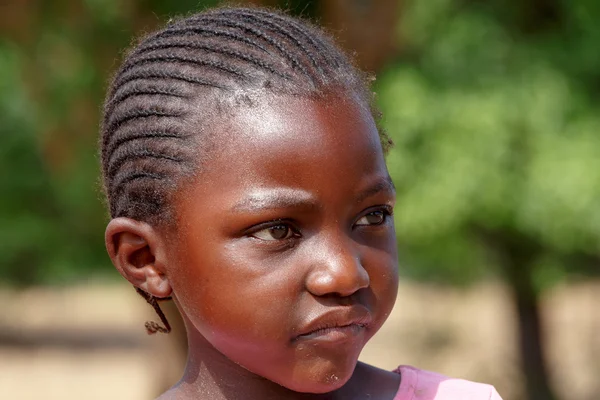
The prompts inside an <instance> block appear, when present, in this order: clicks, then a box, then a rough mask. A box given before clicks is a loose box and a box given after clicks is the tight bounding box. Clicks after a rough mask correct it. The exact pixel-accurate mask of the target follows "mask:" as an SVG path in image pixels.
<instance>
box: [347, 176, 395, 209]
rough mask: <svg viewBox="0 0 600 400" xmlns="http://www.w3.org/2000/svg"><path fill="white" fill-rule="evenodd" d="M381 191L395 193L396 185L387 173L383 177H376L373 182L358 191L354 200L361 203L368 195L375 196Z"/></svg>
mask: <svg viewBox="0 0 600 400" xmlns="http://www.w3.org/2000/svg"><path fill="white" fill-rule="evenodd" d="M381 192H388V193H390V194H395V193H396V187H395V186H394V182H393V181H392V178H390V176H389V175H387V176H386V177H385V178H380V179H378V180H377V181H376V182H375V183H374V184H372V185H371V186H369V187H368V188H366V189H365V190H363V191H362V192H360V193H359V194H358V195H357V196H356V202H357V203H361V202H363V201H365V200H366V199H368V198H369V197H372V196H375V195H377V194H379V193H381Z"/></svg>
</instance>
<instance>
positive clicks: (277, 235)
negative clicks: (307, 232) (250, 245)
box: [269, 225, 289, 239]
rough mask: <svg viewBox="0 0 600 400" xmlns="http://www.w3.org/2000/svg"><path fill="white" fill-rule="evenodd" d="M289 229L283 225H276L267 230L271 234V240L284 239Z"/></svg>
mask: <svg viewBox="0 0 600 400" xmlns="http://www.w3.org/2000/svg"><path fill="white" fill-rule="evenodd" d="M288 231H289V228H288V227H287V226H285V225H277V226H274V227H272V228H269V232H270V233H271V237H272V238H273V239H284V238H285V237H286V236H287V234H288Z"/></svg>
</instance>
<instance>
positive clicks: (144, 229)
mask: <svg viewBox="0 0 600 400" xmlns="http://www.w3.org/2000/svg"><path fill="white" fill-rule="evenodd" d="M104 239H105V242H106V250H107V251H108V255H109V256H110V259H111V261H112V263H113V264H114V266H115V268H117V270H118V271H119V272H120V273H121V275H123V277H124V278H125V279H127V280H128V281H129V282H131V284H133V285H134V286H136V287H138V288H140V289H142V290H143V291H145V292H146V293H149V294H151V295H152V296H154V297H156V298H165V297H169V296H170V295H171V292H172V289H171V284H170V283H169V280H168V278H167V274H166V268H165V267H166V246H165V244H164V241H163V240H162V237H161V235H160V234H159V232H158V231H157V230H156V229H155V228H154V227H152V226H151V225H150V224H147V223H145V222H141V221H136V220H134V219H131V218H123V217H120V218H115V219H113V220H111V221H110V222H109V223H108V226H107V227H106V233H105V236H104Z"/></svg>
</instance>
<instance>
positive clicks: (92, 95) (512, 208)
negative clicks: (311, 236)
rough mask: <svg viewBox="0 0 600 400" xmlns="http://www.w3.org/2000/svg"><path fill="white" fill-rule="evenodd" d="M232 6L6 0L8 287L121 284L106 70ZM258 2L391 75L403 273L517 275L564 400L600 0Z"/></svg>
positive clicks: (596, 256) (581, 268)
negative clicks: (568, 313)
mask: <svg viewBox="0 0 600 400" xmlns="http://www.w3.org/2000/svg"><path fill="white" fill-rule="evenodd" d="M218 3H219V2H218V1H216V0H215V1H198V0H195V1H190V0H180V1H177V2H171V1H164V0H135V1H134V0H131V1H127V2H121V1H117V0H55V1H48V0H46V1H44V0H37V1H34V0H28V1H16V0H13V1H9V2H3V3H2V4H0V34H1V37H0V170H1V171H2V172H1V173H0V191H1V193H2V195H1V196H0V246H1V251H0V282H2V284H3V285H4V286H8V287H13V288H22V289H24V288H27V287H31V286H32V285H63V286H64V285H67V284H76V283H80V282H82V281H89V280H92V279H116V278H118V276H117V274H116V272H115V271H114V269H113V268H112V266H111V265H110V263H109V261H108V258H107V256H106V254H105V250H104V244H103V234H104V228H105V225H106V222H107V214H106V211H105V209H104V207H103V199H102V194H101V190H100V185H99V165H98V158H97V156H96V141H97V134H98V121H99V114H100V110H101V104H102V101H103V96H104V90H105V88H106V85H107V79H108V77H109V76H110V74H111V73H112V71H114V69H115V68H116V66H117V65H118V63H119V55H120V54H121V52H122V51H123V50H124V49H125V48H127V47H128V45H129V44H130V43H131V42H132V38H134V37H135V36H137V35H140V34H141V33H143V32H147V31H150V30H152V29H154V28H156V27H157V26H159V25H160V24H162V23H164V22H165V21H166V20H168V18H169V17H170V16H173V15H176V14H186V13H189V12H192V11H196V10H200V9H202V8H204V7H207V6H212V5H215V4H218ZM252 3H255V4H263V5H271V6H279V7H283V8H286V9H288V10H289V11H290V12H291V13H294V14H297V15H303V16H305V17H308V18H312V19H313V20H315V21H317V22H319V23H321V24H323V25H324V26H326V27H328V28H329V29H330V30H331V31H332V32H333V33H334V34H335V35H336V36H337V37H338V39H339V41H340V43H341V44H342V45H343V46H344V47H345V48H346V49H348V50H349V51H352V52H355V57H356V59H357V63H358V64H359V65H360V66H361V67H362V68H364V69H366V70H368V71H371V72H374V73H376V75H377V80H376V83H375V88H374V89H375V91H376V92H377V99H378V103H379V107H380V109H381V110H382V111H383V116H384V117H383V121H382V126H383V128H384V129H386V130H387V131H388V132H389V133H390V135H391V136H392V138H393V139H394V141H395V144H396V145H395V147H394V149H393V150H392V151H391V153H390V155H389V156H388V165H389V168H390V172H391V174H392V177H393V179H394V181H395V183H396V185H397V189H398V194H399V196H398V206H397V209H396V213H395V218H396V227H397V233H398V246H399V249H400V254H401V265H402V268H401V274H402V276H403V277H405V279H413V280H416V281H427V282H433V283H435V284H436V285H440V286H446V285H453V286H459V287H463V286H468V285H471V284H476V283H478V282H480V281H482V280H483V281H485V280H490V279H495V280H501V281H503V282H504V283H505V285H506V287H507V293H508V296H509V297H510V299H511V304H512V305H513V306H514V308H513V310H514V319H515V321H516V326H517V333H516V335H515V341H516V342H517V344H516V346H517V347H518V348H519V349H520V362H519V363H518V364H519V365H520V368H521V374H522V376H523V381H524V389H523V391H522V393H521V395H520V396H522V397H519V398H523V399H530V400H534V399H535V400H537V399H540V400H551V399H554V398H558V397H557V395H556V394H555V393H554V392H553V390H552V382H551V378H550V377H549V374H548V368H547V360H546V358H545V355H544V337H545V332H544V320H543V313H542V312H541V311H540V310H541V308H540V307H541V299H542V298H543V296H544V293H546V292H547V291H548V290H551V289H552V288H553V287H555V286H556V285H565V284H567V285H568V284H577V283H578V282H582V281H591V280H594V281H597V279H598V277H599V275H600V109H599V104H600V103H599V100H600V23H598V21H600V2H599V1H597V0H524V1H517V0H504V1H500V0H489V1H478V0H421V1H418V0H380V1H375V0H346V1H344V0H331V1H326V0H322V1H301V0H297V1H268V0H265V1H253V2H252ZM119 279H120V278H119ZM597 287H600V286H597ZM597 334H598V335H600V330H599V331H598V332H597ZM578 351H584V350H578ZM596 373H597V376H600V370H597V371H596ZM598 386H600V384H599V385H598ZM598 386H597V387H598ZM590 396H591V397H589V399H590V400H591V399H598V398H600V388H598V391H597V392H594V393H591V394H590ZM580 398H581V397H580ZM506 400H509V399H506Z"/></svg>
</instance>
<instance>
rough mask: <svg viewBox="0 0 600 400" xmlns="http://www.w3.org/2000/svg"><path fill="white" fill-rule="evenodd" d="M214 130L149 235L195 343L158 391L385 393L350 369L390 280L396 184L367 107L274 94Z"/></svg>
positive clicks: (385, 307) (395, 379)
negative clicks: (169, 213) (174, 378)
mask: <svg viewBox="0 0 600 400" xmlns="http://www.w3.org/2000/svg"><path fill="white" fill-rule="evenodd" d="M211 128H212V129H214V132H212V135H211V136H212V137H213V138H217V139H213V140H217V141H218V142H217V144H218V145H217V146H215V148H216V150H215V153H214V154H212V155H211V158H210V160H208V161H207V162H204V163H203V165H202V167H201V171H199V172H198V174H197V176H196V177H195V178H194V179H193V180H192V181H191V182H188V183H186V184H185V185H184V186H183V187H182V189H181V190H180V192H179V193H178V194H177V196H176V197H175V199H174V204H173V206H174V210H175V214H176V216H177V217H176V218H177V219H176V221H174V222H175V224H174V226H175V227H176V229H175V231H174V230H173V229H171V228H169V229H167V228H164V229H157V232H159V233H158V234H157V235H158V237H159V239H156V243H158V244H157V246H158V247H159V248H160V249H159V250H158V252H159V253H160V254H161V257H162V258H160V260H163V261H161V262H159V261H160V260H159V259H156V258H152V257H149V258H148V259H149V260H151V261H152V260H154V264H156V265H159V264H160V265H161V266H162V267H157V269H160V270H161V271H162V273H161V274H162V275H161V274H159V275H161V276H162V277H163V279H164V281H167V282H168V285H169V289H170V291H172V292H170V291H169V290H164V291H163V292H162V294H163V295H164V294H166V293H167V292H169V293H168V294H171V295H172V296H173V298H174V300H175V301H176V303H177V305H178V307H179V309H180V311H181V312H182V315H183V317H184V320H185V323H186V329H187V332H188V339H189V359H188V364H187V366H186V371H185V374H184V377H183V378H182V380H181V381H180V382H179V383H178V384H177V385H176V386H175V387H173V388H172V389H171V390H170V391H169V392H167V393H165V395H163V396H162V397H161V398H162V399H175V398H177V399H179V398H181V399H192V398H194V399H195V398H210V399H217V400H218V399H281V398H285V399H363V398H365V397H366V395H367V394H368V395H369V396H370V397H369V398H371V399H392V398H393V397H394V394H395V393H396V391H397V389H398V385H399V380H400V377H399V375H397V374H394V373H391V372H388V371H383V370H379V369H377V368H374V367H371V366H368V365H365V364H362V363H358V364H357V360H358V356H359V354H360V351H361V350H362V348H363V346H364V345H365V344H366V342H367V341H368V340H369V339H370V338H371V337H372V336H373V334H375V332H377V330H378V329H379V328H380V327H381V325H382V324H383V322H384V321H385V320H386V318H387V317H388V315H389V313H390V312H391V309H392V306H393V304H394V302H395V298H396V293H397V287H398V286H397V285H398V276H397V269H398V265H397V253H396V252H397V251H396V242H395V234H394V227H393V219H392V218H391V216H390V215H391V213H392V208H393V205H394V201H395V191H394V187H393V184H392V183H391V180H390V178H389V175H388V172H387V168H386V166H385V162H384V159H383V153H382V150H381V145H380V140H379V135H378V132H377V128H376V126H375V123H374V121H373V118H372V115H371V113H370V112H369V109H368V107H366V106H365V105H364V104H362V103H360V102H359V101H357V100H356V97H355V96H352V95H351V94H345V95H341V94H337V95H328V96H324V97H320V98H314V99H309V98H301V97H282V96H279V97H277V96H273V97H270V98H266V99H264V100H263V101H261V102H260V103H259V104H256V105H253V106H248V107H245V108H242V109H240V110H236V112H235V113H234V114H233V115H230V116H228V118H225V119H224V120H223V121H220V123H215V124H214V126H213V127H211ZM117 225H118V224H117ZM113 230H114V231H115V232H116V231H117V229H116V228H113ZM109 233H110V228H109V230H107V237H109V236H110V235H109ZM111 237H112V236H111ZM108 242H109V240H108V239H107V243H108ZM116 246H117V247H118V243H117V245H116ZM152 251H153V250H152V246H150V247H149V252H152ZM161 252H162V253H161ZM109 253H110V250H109ZM115 265H116V264H115ZM118 268H119V267H118ZM121 272H122V273H123V274H124V275H125V276H126V277H127V273H126V272H123V271H121ZM128 279H129V278H128ZM161 282H163V281H161ZM152 288H153V286H152V285H149V286H148V285H146V286H145V290H149V291H150V292H151V293H152Z"/></svg>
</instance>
